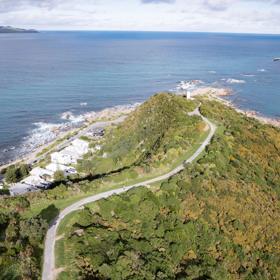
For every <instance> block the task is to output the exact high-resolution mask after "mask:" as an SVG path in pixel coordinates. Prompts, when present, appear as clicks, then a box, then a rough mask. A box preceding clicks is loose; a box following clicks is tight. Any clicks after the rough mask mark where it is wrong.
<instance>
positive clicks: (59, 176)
mask: <svg viewBox="0 0 280 280" xmlns="http://www.w3.org/2000/svg"><path fill="white" fill-rule="evenodd" d="M53 177H54V180H55V181H56V182H62V181H64V180H65V176H64V172H63V171H61V170H58V171H56V172H55V173H54V176H53Z"/></svg>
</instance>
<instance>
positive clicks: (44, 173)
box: [30, 167, 54, 178]
mask: <svg viewBox="0 0 280 280" xmlns="http://www.w3.org/2000/svg"><path fill="white" fill-rule="evenodd" d="M53 174H54V172H52V171H50V170H47V169H44V168H40V167H35V168H34V169H32V170H31V171H30V175H32V176H37V177H41V178H47V177H52V176H53Z"/></svg>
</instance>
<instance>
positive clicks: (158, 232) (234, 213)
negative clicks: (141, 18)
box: [57, 97, 280, 280]
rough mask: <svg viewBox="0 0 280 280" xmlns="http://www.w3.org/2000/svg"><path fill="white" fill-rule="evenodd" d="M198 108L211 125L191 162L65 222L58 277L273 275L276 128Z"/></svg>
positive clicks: (210, 105) (278, 163)
mask: <svg viewBox="0 0 280 280" xmlns="http://www.w3.org/2000/svg"><path fill="white" fill-rule="evenodd" d="M155 98H157V97H155ZM201 111H202V113H203V114H204V115H205V116H207V117H208V118H209V119H212V120H213V121H215V122H216V123H218V124H219V130H218V132H217V134H216V136H215V137H214V139H213V141H212V143H211V144H210V146H209V147H208V148H207V150H206V152H205V154H204V156H203V157H202V158H201V159H200V160H199V161H198V162H197V163H195V164H192V165H190V166H188V168H187V169H186V170H184V171H183V172H182V173H180V174H179V175H177V176H174V177H173V178H172V179H171V180H169V181H168V182H164V183H162V184H161V186H155V187H153V188H152V189H146V188H141V189H138V190H132V191H130V192H128V193H126V194H123V195H120V196H115V197H112V198H110V199H107V200H105V201H100V202H98V203H95V204H94V205H89V207H87V208H86V209H85V210H82V211H79V212H77V213H75V214H73V215H72V216H71V217H69V218H68V219H67V224H65V225H64V226H63V227H62V228H61V231H63V233H64V234H65V236H64V238H63V239H62V240H60V241H59V242H58V244H57V246H58V247H57V252H58V253H59V256H58V265H59V266H61V267H64V268H65V270H66V271H64V272H63V273H62V274H61V275H60V279H118V280H119V279H196V280H197V279H221V280H224V279H248V280H249V279H260V280H263V279H275V280H277V279H279V275H280V269H279V268H280V220H279V217H280V205H279V195H280V131H279V129H276V128H274V127H271V126H268V125H262V124H260V123H259V122H257V121H255V120H253V119H249V118H246V117H245V116H243V115H241V114H238V113H236V112H235V111H234V110H232V109H229V108H227V107H225V106H224V105H222V104H220V103H217V102H214V101H209V100H203V101H202V107H201ZM139 113H140V112H138V114H139ZM130 120H131V121H132V120H133V118H130ZM167 120H168V118H166V121H167ZM166 121H163V122H162V123H161V124H162V125H163V126H165V122H166ZM170 123H171V124H173V122H172V121H171V122H170ZM171 126H172V125H170V126H169V125H167V127H168V128H170V127H171ZM130 129H135V126H131V127H130ZM152 131H154V130H152ZM155 131H157V133H159V134H160V132H161V130H160V129H158V130H157V129H156V128H155ZM131 134H133V133H131ZM162 138H164V136H163V137H162ZM162 138H161V139H162ZM137 139H138V140H140V139H139V138H137ZM150 139H151V140H152V139H153V140H154V139H155V138H154V137H151V138H150ZM130 143H131V142H130ZM132 143H134V142H132ZM135 143H136V142H135ZM153 144H154V142H153V141H149V142H147V147H150V148H151V147H154V145H153ZM130 147H132V148H133V149H132V150H133V151H134V152H133V153H135V154H137V155H138V154H139V155H140V154H141V153H139V152H137V151H138V150H137V149H136V148H135V145H134V146H133V145H132V146H130ZM155 151H156V152H158V150H157V149H155ZM141 156H142V154H141ZM139 158H140V156H137V157H135V160H133V158H132V157H130V155H129V156H127V157H126V159H125V160H121V161H120V163H119V165H118V167H122V166H125V165H126V164H128V163H132V162H135V161H137V160H139ZM146 158H148V157H146ZM60 233H62V232H60Z"/></svg>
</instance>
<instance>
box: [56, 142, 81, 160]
mask: <svg viewBox="0 0 280 280" xmlns="http://www.w3.org/2000/svg"><path fill="white" fill-rule="evenodd" d="M61 152H62V153H63V154H66V155H70V156H71V157H73V158H75V159H80V158H81V156H82V155H83V154H81V153H79V151H77V149H76V148H75V147H74V146H72V145H71V146H69V147H67V148H65V149H64V150H62V151H61Z"/></svg>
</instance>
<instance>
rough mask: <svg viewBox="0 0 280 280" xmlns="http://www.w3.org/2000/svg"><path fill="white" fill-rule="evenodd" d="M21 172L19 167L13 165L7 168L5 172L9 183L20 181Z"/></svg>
mask: <svg viewBox="0 0 280 280" xmlns="http://www.w3.org/2000/svg"><path fill="white" fill-rule="evenodd" d="M18 178H19V174H18V170H17V168H16V167H15V166H14V165H12V166H9V167H8V168H7V171H6V173H5V180H6V182H7V183H9V184H10V183H16V182H18Z"/></svg>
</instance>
